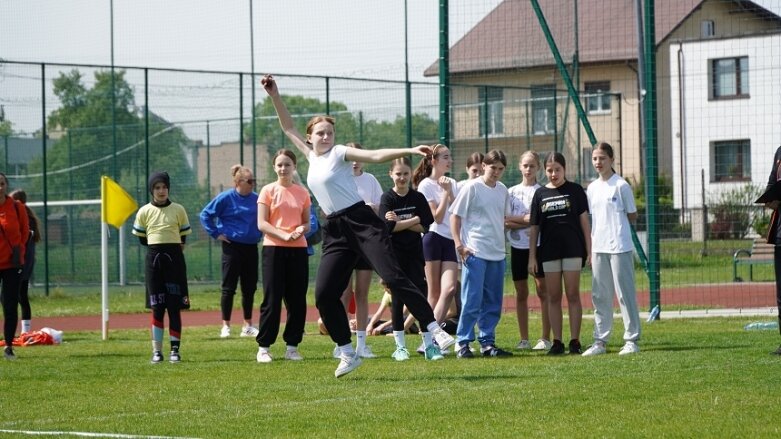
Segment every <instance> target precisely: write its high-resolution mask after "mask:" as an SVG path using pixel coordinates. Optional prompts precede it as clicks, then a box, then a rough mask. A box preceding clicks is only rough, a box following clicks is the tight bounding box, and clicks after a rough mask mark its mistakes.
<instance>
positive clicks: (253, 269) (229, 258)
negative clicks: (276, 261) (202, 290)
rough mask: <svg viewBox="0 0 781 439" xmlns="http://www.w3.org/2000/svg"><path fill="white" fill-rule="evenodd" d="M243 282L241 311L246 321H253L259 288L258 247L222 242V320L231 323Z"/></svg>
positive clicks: (255, 245)
mask: <svg viewBox="0 0 781 439" xmlns="http://www.w3.org/2000/svg"><path fill="white" fill-rule="evenodd" d="M239 282H241V310H242V312H243V313H244V314H243V315H244V320H252V307H253V306H255V291H256V290H257V288H258V245H257V244H241V243H238V242H231V243H227V242H224V241H223V242H222V287H221V289H222V296H221V297H220V310H221V312H222V319H223V320H226V321H230V319H231V314H232V312H233V296H234V295H235V294H236V287H237V286H238V285H239Z"/></svg>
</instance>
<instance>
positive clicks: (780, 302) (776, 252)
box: [773, 245, 781, 333]
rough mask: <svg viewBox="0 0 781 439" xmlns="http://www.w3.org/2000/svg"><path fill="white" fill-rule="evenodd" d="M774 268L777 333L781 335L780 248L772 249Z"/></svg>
mask: <svg viewBox="0 0 781 439" xmlns="http://www.w3.org/2000/svg"><path fill="white" fill-rule="evenodd" d="M773 257H774V264H773V266H774V268H775V272H776V307H777V308H778V323H779V325H778V331H779V333H781V246H779V245H776V248H775V249H773Z"/></svg>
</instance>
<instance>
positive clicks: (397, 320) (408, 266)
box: [391, 248, 428, 331]
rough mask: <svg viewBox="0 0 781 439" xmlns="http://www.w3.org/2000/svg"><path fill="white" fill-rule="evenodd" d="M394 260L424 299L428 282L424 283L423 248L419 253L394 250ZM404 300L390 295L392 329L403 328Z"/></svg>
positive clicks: (399, 329)
mask: <svg viewBox="0 0 781 439" xmlns="http://www.w3.org/2000/svg"><path fill="white" fill-rule="evenodd" d="M395 255H396V260H397V261H399V266H400V267H401V271H403V272H404V274H406V275H407V277H408V278H409V279H410V280H411V281H412V283H413V284H415V286H416V287H418V291H419V292H420V295H421V296H422V297H423V298H424V299H425V300H428V299H426V295H427V294H428V284H427V283H426V261H425V260H424V259H423V249H422V248H421V250H420V254H404V253H402V252H400V251H395ZM404 305H405V303H404V301H402V300H401V299H400V298H398V297H397V296H396V295H393V296H392V297H391V323H392V326H393V330H394V331H403V330H404Z"/></svg>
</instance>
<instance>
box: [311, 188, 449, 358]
mask: <svg viewBox="0 0 781 439" xmlns="http://www.w3.org/2000/svg"><path fill="white" fill-rule="evenodd" d="M361 256H363V257H364V258H366V260H367V261H369V263H370V264H371V266H372V267H373V268H374V271H376V272H377V274H379V276H380V278H382V280H384V281H385V283H386V284H387V285H388V288H389V289H390V291H391V294H392V295H393V296H394V297H396V298H398V299H400V300H401V301H402V302H403V303H404V304H405V305H407V308H408V309H409V311H410V312H411V313H412V315H413V316H415V318H416V319H418V321H419V322H420V324H421V325H422V328H421V330H424V331H425V328H426V326H428V324H429V323H431V322H433V321H434V311H432V309H431V306H430V305H429V304H428V301H426V297H425V296H423V295H422V294H421V293H420V290H419V289H418V287H416V286H415V284H413V283H412V281H410V279H409V278H408V277H407V275H406V274H404V271H402V269H401V267H400V266H399V261H398V260H397V259H396V255H395V253H394V252H393V247H392V245H391V241H390V236H389V233H388V230H387V227H386V226H385V223H384V222H383V221H382V220H381V219H380V218H379V217H378V216H377V215H376V214H375V213H374V211H373V210H372V209H371V208H370V207H369V206H367V205H365V204H364V203H358V204H355V205H353V206H351V207H349V208H347V209H344V210H342V211H339V212H335V213H333V214H331V215H329V216H328V218H327V220H326V221H325V223H324V224H323V254H322V256H321V258H320V266H319V267H318V269H317V280H316V281H315V301H316V304H317V309H318V310H319V311H320V317H321V318H322V319H323V323H324V324H325V327H326V329H328V333H329V334H330V335H331V339H332V340H333V341H334V342H335V343H336V344H337V345H339V346H342V345H346V344H348V343H350V326H349V322H348V320H347V313H346V312H345V309H344V306H343V305H342V302H341V300H340V297H341V295H342V292H344V290H345V288H347V283H348V281H349V279H350V274H351V273H352V270H353V268H354V267H355V263H356V262H357V261H358V258H359V257H361Z"/></svg>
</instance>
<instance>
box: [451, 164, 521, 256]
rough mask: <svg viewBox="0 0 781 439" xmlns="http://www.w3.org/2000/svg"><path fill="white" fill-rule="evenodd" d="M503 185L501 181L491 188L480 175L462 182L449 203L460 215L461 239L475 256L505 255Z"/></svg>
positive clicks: (506, 204)
mask: <svg viewBox="0 0 781 439" xmlns="http://www.w3.org/2000/svg"><path fill="white" fill-rule="evenodd" d="M509 208H510V206H509V197H508V195H507V186H505V185H504V184H503V183H502V182H501V181H499V182H496V186H494V187H491V186H488V185H487V184H485V181H484V180H483V178H482V177H480V178H475V179H474V180H471V181H469V182H468V183H466V184H465V185H464V186H463V187H462V188H461V190H460V191H459V192H458V195H457V196H456V199H455V200H454V201H453V204H452V205H451V206H450V213H452V214H454V215H458V216H459V217H461V242H462V243H463V245H465V246H466V247H468V248H470V249H472V250H473V251H474V252H475V253H474V254H475V256H477V257H479V258H482V259H485V260H488V261H501V260H502V259H504V258H505V248H504V216H505V214H507V213H509Z"/></svg>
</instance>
